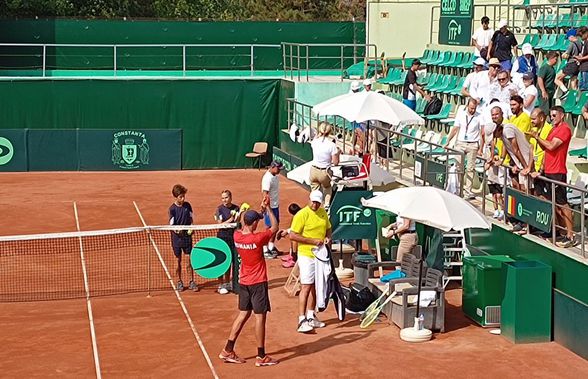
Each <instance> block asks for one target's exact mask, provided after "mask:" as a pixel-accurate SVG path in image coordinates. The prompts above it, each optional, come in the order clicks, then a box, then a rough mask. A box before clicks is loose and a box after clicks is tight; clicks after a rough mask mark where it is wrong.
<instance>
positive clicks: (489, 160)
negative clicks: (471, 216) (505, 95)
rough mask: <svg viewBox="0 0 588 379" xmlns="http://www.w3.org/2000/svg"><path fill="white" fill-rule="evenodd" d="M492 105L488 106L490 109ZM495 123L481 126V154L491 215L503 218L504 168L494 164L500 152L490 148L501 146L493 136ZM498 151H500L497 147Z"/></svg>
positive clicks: (500, 142) (496, 102)
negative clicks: (484, 160)
mask: <svg viewBox="0 0 588 379" xmlns="http://www.w3.org/2000/svg"><path fill="white" fill-rule="evenodd" d="M494 103H495V104H499V103H498V100H496V101H495V102H494ZM491 104H492V103H491ZM491 108H492V107H488V110H490V109H491ZM495 127H496V126H495V124H494V123H493V122H492V123H491V124H488V125H484V127H483V128H482V131H483V133H482V137H483V139H484V140H485V141H487V142H486V143H484V144H483V156H484V159H486V163H485V164H484V170H485V172H486V180H487V183H488V191H489V192H490V194H491V195H492V200H493V203H494V214H493V215H492V217H494V218H495V219H499V220H501V219H503V218H504V211H503V210H501V209H500V208H501V207H502V206H503V204H504V197H503V196H502V193H503V188H502V185H503V184H504V170H503V169H502V168H500V167H498V166H496V165H495V164H494V162H495V161H496V160H498V159H499V156H500V153H499V154H498V155H494V154H493V153H492V152H491V151H490V149H491V147H492V146H493V145H494V146H495V147H496V149H499V146H500V148H502V141H498V140H496V139H495V138H494V136H493V133H494V128H495ZM499 151H502V150H500V149H499Z"/></svg>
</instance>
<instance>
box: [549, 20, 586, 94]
mask: <svg viewBox="0 0 588 379" xmlns="http://www.w3.org/2000/svg"><path fill="white" fill-rule="evenodd" d="M566 39H567V40H568V41H569V42H570V44H569V45H568V48H567V49H566V51H565V52H564V53H563V54H562V55H561V59H567V60H568V61H567V63H566V65H565V66H564V68H563V69H562V70H561V71H560V72H558V73H557V75H556V77H555V84H556V85H557V86H558V87H559V89H560V90H561V91H562V98H563V97H565V96H566V94H567V93H568V87H566V85H565V84H564V79H565V78H566V76H569V77H570V83H569V84H570V87H572V88H578V83H577V79H578V73H579V72H580V65H579V62H578V60H577V59H576V57H577V56H578V55H580V53H581V52H582V42H580V41H578V36H577V30H576V29H570V30H568V32H567V33H566Z"/></svg>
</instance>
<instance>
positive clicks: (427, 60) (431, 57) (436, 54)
mask: <svg viewBox="0 0 588 379" xmlns="http://www.w3.org/2000/svg"><path fill="white" fill-rule="evenodd" d="M439 54H440V51H439V50H432V51H431V54H430V55H429V56H428V57H426V58H425V59H423V60H421V63H423V64H427V65H428V64H431V62H434V61H436V60H437V59H438V58H439Z"/></svg>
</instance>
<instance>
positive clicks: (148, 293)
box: [145, 228, 153, 297]
mask: <svg viewBox="0 0 588 379" xmlns="http://www.w3.org/2000/svg"><path fill="white" fill-rule="evenodd" d="M145 232H147V235H146V238H147V297H151V249H152V248H153V246H151V244H150V243H149V229H148V228H145Z"/></svg>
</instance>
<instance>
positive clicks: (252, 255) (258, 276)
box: [219, 203, 278, 367]
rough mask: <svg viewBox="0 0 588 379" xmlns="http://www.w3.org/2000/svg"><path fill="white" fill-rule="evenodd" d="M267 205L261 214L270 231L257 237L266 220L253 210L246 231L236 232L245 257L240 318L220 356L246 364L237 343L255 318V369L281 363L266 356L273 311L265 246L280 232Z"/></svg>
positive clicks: (244, 221)
mask: <svg viewBox="0 0 588 379" xmlns="http://www.w3.org/2000/svg"><path fill="white" fill-rule="evenodd" d="M266 207H267V205H266V204H265V203H262V204H261V210H262V212H263V213H265V214H266V215H267V216H268V217H269V219H270V224H271V226H270V228H269V229H267V230H264V231H262V232H259V233H257V232H256V230H257V224H258V223H259V220H263V215H262V214H260V213H258V212H257V211H254V210H252V209H250V210H248V211H247V212H245V213H244V214H243V216H242V224H243V229H242V230H237V231H235V234H234V240H235V247H236V248H237V253H239V256H240V257H241V267H240V268H239V284H240V289H239V314H238V315H237V318H235V321H234V322H233V327H232V328H231V334H230V335H229V339H228V340H227V344H226V345H225V348H224V349H223V350H222V351H221V352H220V354H219V358H220V359H222V360H223V361H225V362H228V363H245V360H244V359H242V358H239V356H237V354H236V353H235V350H234V348H235V342H236V341H237V338H238V337H239V334H240V333H241V330H242V329H243V326H244V325H245V323H246V322H247V320H248V319H249V317H250V316H251V311H253V313H254V314H255V338H256V340H257V357H256V359H255V366H257V367H262V366H273V365H276V364H278V361H277V360H275V359H273V358H271V357H270V356H269V355H267V354H266V353H265V320H266V315H267V312H270V311H271V306H270V299H269V291H268V282H267V267H266V265H265V258H264V257H263V246H265V245H267V244H268V242H269V241H270V239H271V238H272V237H273V236H275V234H276V232H277V231H278V222H277V220H276V216H275V215H274V213H273V212H271V210H269V209H267V208H266Z"/></svg>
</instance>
